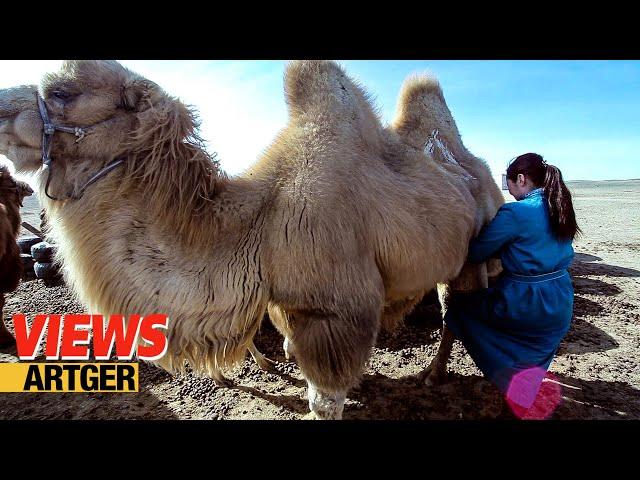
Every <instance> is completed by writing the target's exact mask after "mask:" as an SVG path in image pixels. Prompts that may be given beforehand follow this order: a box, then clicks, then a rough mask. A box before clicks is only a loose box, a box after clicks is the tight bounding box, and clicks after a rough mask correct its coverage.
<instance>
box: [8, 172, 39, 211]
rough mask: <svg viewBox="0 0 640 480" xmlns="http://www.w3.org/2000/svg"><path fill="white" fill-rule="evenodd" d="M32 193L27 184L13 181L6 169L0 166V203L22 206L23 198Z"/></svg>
mask: <svg viewBox="0 0 640 480" xmlns="http://www.w3.org/2000/svg"><path fill="white" fill-rule="evenodd" d="M32 193H33V190H32V189H31V187H30V186H29V184H28V183H26V182H22V181H20V180H16V179H14V178H13V177H12V176H11V173H10V172H9V169H8V168H7V167H5V166H0V202H2V203H10V204H13V205H19V206H22V200H23V199H24V197H28V196H29V195H31V194H32Z"/></svg>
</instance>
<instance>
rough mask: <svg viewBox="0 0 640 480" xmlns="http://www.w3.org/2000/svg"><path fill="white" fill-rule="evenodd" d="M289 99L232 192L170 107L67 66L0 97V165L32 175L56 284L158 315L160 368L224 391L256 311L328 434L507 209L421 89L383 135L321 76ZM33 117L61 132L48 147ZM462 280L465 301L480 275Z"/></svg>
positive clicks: (312, 70) (422, 81) (179, 112)
mask: <svg viewBox="0 0 640 480" xmlns="http://www.w3.org/2000/svg"><path fill="white" fill-rule="evenodd" d="M38 93H39V94H40V95H41V96H42V99H43V100H44V104H43V106H41V107H40V108H39V107H38V101H37V95H38ZM285 96H286V103H287V107H288V111H289V120H288V123H287V125H286V127H285V128H284V129H283V130H281V131H280V132H279V133H278V135H277V136H276V138H275V139H274V141H273V143H272V144H271V145H270V146H269V147H268V148H267V149H266V150H265V151H264V153H263V154H262V155H261V156H260V157H259V158H258V160H257V161H256V162H255V163H254V165H253V166H252V167H251V168H249V169H248V170H247V171H246V172H244V173H243V174H242V175H239V176H236V177H228V176H226V175H225V174H224V173H223V172H222V171H221V170H220V168H219V166H218V164H217V162H216V161H214V159H213V158H212V157H211V156H210V155H209V154H207V152H206V151H205V150H204V148H203V146H202V142H201V140H200V139H199V137H198V134H197V122H196V120H195V117H194V113H193V111H192V110H191V109H190V108H187V107H186V106H185V105H184V104H183V103H181V102H180V101H179V100H178V99H176V98H173V97H171V96H170V95H168V94H167V93H165V92H164V91H163V90H162V89H161V88H160V87H159V86H158V85H156V84H155V83H153V82H151V81H149V80H146V79H145V78H143V77H141V76H140V75H137V74H136V73H133V72H131V71H129V70H127V69H125V68H123V67H122V66H121V65H120V64H118V63H117V62H112V61H70V62H65V63H64V65H63V67H62V69H61V70H60V71H59V72H58V73H53V74H49V75H46V76H45V77H44V79H43V80H42V83H41V85H40V88H39V89H38V88H37V87H36V86H23V87H18V88H14V89H9V90H2V91H0V153H2V154H4V155H6V156H7V157H9V158H10V159H11V160H12V161H13V162H14V163H15V165H16V168H17V169H18V170H19V171H23V172H37V171H39V172H40V173H39V179H40V185H41V186H40V198H41V199H42V200H43V202H44V204H45V207H46V208H47V213H48V215H49V219H50V228H51V233H50V234H51V235H52V236H53V237H54V239H55V240H56V241H57V244H58V245H59V250H58V256H59V257H60V260H61V261H62V263H63V268H64V272H65V277H66V280H67V282H68V283H69V284H70V285H71V286H72V287H73V289H74V290H75V292H76V293H77V294H78V295H79V297H80V299H81V300H82V301H83V302H84V303H85V304H86V305H87V306H88V308H89V309H90V310H91V311H92V312H99V313H103V314H105V315H108V314H111V313H120V314H125V315H128V314H130V313H140V314H146V313H150V312H160V313H166V314H168V315H169V318H170V322H169V328H168V338H169V347H168V351H167V353H166V355H165V356H164V357H163V358H162V359H161V360H160V361H159V363H160V364H161V365H162V366H164V367H165V368H167V369H169V370H171V371H182V370H183V369H184V368H185V363H188V364H189V365H190V367H191V368H192V369H193V370H194V371H196V372H205V373H207V374H209V375H211V376H213V377H214V378H218V379H220V378H222V376H221V373H220V372H221V371H224V370H226V369H228V368H231V367H233V366H235V365H237V364H238V363H239V362H241V361H242V360H243V358H244V357H245V355H246V352H247V349H248V348H250V346H251V345H252V341H253V337H254V335H255V334H256V332H257V330H258V328H259V327H260V324H261V321H262V319H263V317H264V313H265V311H268V312H269V316H270V319H271V321H272V322H273V323H274V325H275V326H276V328H277V329H278V330H279V331H280V332H281V333H282V334H283V335H284V336H285V338H286V344H287V345H288V347H287V348H288V350H289V351H290V352H293V353H294V354H295V357H296V361H297V363H298V365H299V367H300V369H301V371H302V373H303V375H304V377H305V379H306V381H307V383H308V394H309V407H310V409H311V414H310V416H312V417H316V418H341V416H342V412H343V407H344V401H345V398H346V394H347V392H348V390H349V389H350V388H351V387H353V386H354V385H356V384H357V383H358V382H359V380H360V379H361V376H362V372H363V369H364V367H365V365H366V363H367V360H368V358H369V356H370V354H371V349H372V347H373V345H374V343H375V341H376V337H377V334H378V332H379V330H380V328H381V327H383V326H384V327H386V328H393V327H394V326H395V325H396V324H397V323H398V322H399V321H401V319H402V318H403V317H404V315H405V314H406V313H407V312H409V311H410V310H411V309H412V308H413V306H414V305H415V304H416V303H417V302H418V301H419V300H420V299H421V298H422V296H423V295H424V294H425V292H428V291H430V290H431V289H433V288H435V287H436V285H437V284H443V285H444V284H447V283H449V282H451V281H456V279H457V278H458V277H459V275H460V274H461V272H463V266H464V264H465V258H466V255H467V249H468V243H469V240H470V239H471V238H472V237H473V236H474V235H475V234H477V232H478V231H479V230H480V228H481V227H482V225H483V224H484V223H485V222H486V221H488V220H489V219H490V218H491V217H492V216H493V215H494V214H495V212H496V211H497V209H498V207H499V204H500V203H501V202H502V196H501V195H500V191H499V190H498V189H497V186H496V185H495V183H494V182H493V180H492V179H491V177H490V175H489V170H488V168H487V167H486V165H485V164H484V163H483V162H482V161H479V160H477V159H476V158H475V157H473V156H472V155H471V154H470V153H468V152H467V150H466V149H465V148H464V146H463V145H462V142H461V141H460V136H459V134H458V131H457V129H456V127H455V123H454V122H453V119H452V118H451V115H450V113H449V111H448V109H447V107H446V104H445V103H444V100H443V98H442V93H441V91H440V87H439V86H438V84H437V82H436V81H435V80H433V79H430V78H428V77H421V78H415V79H411V80H410V81H409V82H408V83H407V84H405V86H404V88H403V92H402V94H401V98H400V102H399V110H398V116H397V118H396V120H395V121H394V122H393V124H392V125H391V126H390V127H389V128H384V127H383V126H382V124H381V121H380V119H379V117H378V115H377V113H376V112H375V110H374V109H373V108H372V104H371V102H370V100H369V99H368V96H367V94H366V93H365V91H364V90H363V88H362V87H360V86H359V85H357V84H356V83H355V82H354V81H353V80H351V79H350V78H349V77H348V76H347V75H346V74H345V72H344V71H343V69H342V68H341V67H340V66H338V65H337V64H336V63H333V62H324V61H296V62H291V63H289V64H288V65H287V67H286V72H285ZM44 105H46V107H44ZM43 108H44V110H45V113H42V111H41V110H42V109H43ZM45 116H48V118H50V121H51V123H52V124H56V125H58V126H66V127H70V128H67V129H64V128H63V129H62V131H58V132H57V133H55V134H54V135H48V136H44V135H43V133H42V132H43V120H42V118H43V117H45ZM75 127H82V130H76V129H75ZM74 133H75V135H74ZM247 135H250V132H247ZM45 137H46V138H45ZM435 144H437V145H435ZM434 145H435V146H436V147H437V148H438V149H439V150H438V151H444V150H447V149H448V151H449V152H450V153H452V155H453V157H454V158H455V161H456V162H458V163H459V165H455V164H454V163H452V162H450V161H449V160H447V159H443V158H435V157H437V155H436V154H435V153H433V154H432V153H430V151H431V150H432V149H433V151H434V152H435V149H434V148H433V147H434ZM43 146H44V148H43ZM425 147H426V151H425ZM443 148H444V150H443ZM43 150H44V151H43ZM445 156H446V155H445ZM43 158H45V160H46V161H45V163H47V164H48V165H49V166H48V168H45V169H41V167H42V163H43V160H42V159H43ZM49 158H51V159H52V160H51V161H50V160H49ZM96 174H98V177H99V178H97V179H96V177H95V175H96ZM47 182H48V186H47ZM49 196H50V197H51V198H49ZM54 199H56V200H54ZM467 270H468V271H469V272H471V273H465V272H466V270H465V271H464V272H463V276H465V277H467V278H469V279H471V282H470V283H471V284H472V285H471V287H472V288H476V287H477V286H479V282H480V280H478V278H480V277H482V275H483V274H484V273H485V272H486V269H485V268H484V267H482V268H480V267H471V268H468V269H467ZM441 290H442V289H441ZM443 337H444V335H443ZM445 350H446V349H445ZM444 353H447V352H444ZM444 357H446V355H444V354H443V355H440V357H439V358H444ZM443 363H444V362H443V361H440V362H439V364H438V365H436V366H432V368H431V370H430V372H431V373H429V378H432V377H433V378H435V377H437V374H438V373H439V371H440V370H442V369H443V368H444V367H442V366H439V365H441V364H443ZM429 378H427V380H429Z"/></svg>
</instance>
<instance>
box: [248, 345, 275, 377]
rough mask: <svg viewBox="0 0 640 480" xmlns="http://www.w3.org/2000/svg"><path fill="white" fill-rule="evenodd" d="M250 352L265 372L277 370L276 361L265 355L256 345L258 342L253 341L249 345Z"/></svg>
mask: <svg viewBox="0 0 640 480" xmlns="http://www.w3.org/2000/svg"><path fill="white" fill-rule="evenodd" d="M249 353H250V354H251V356H252V357H253V361H254V362H256V364H257V365H258V367H260V368H261V369H262V370H264V371H265V372H275V371H276V368H275V362H274V361H273V360H271V359H269V358H267V357H265V356H264V355H263V354H262V352H260V350H258V348H257V347H256V344H255V343H253V341H252V342H251V345H249Z"/></svg>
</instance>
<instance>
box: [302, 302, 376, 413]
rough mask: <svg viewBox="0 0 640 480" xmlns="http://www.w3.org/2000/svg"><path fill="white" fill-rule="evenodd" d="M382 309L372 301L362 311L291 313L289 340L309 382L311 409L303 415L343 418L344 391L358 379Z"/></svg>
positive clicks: (368, 355) (366, 358)
mask: <svg viewBox="0 0 640 480" xmlns="http://www.w3.org/2000/svg"><path fill="white" fill-rule="evenodd" d="M374 307H375V308H374ZM381 310H382V308H381V305H371V307H370V311H369V312H362V313H353V314H349V313H348V312H341V313H340V314H326V313H324V312H322V313H319V312H317V311H312V312H308V313H307V312H296V313H295V314H293V315H292V322H291V324H292V326H293V336H292V337H291V338H290V342H291V343H292V344H293V347H294V349H295V354H296V361H297V363H298V366H299V367H300V370H301V372H302V374H303V375H304V378H305V379H306V380H307V384H308V386H309V389H308V394H309V409H310V410H311V413H310V414H309V415H307V416H306V417H305V418H309V419H318V420H340V419H341V418H342V412H343V410H344V403H345V400H346V398H347V392H348V391H349V389H350V388H352V387H354V386H355V385H357V384H358V382H359V381H360V379H361V377H362V371H363V370H364V367H365V364H366V362H367V360H368V359H369V357H370V355H371V349H372V348H373V345H374V344H375V339H376V337H377V334H378V330H379V328H380V314H381Z"/></svg>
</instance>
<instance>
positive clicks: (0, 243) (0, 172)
mask: <svg viewBox="0 0 640 480" xmlns="http://www.w3.org/2000/svg"><path fill="white" fill-rule="evenodd" d="M32 193H33V190H32V189H31V187H29V185H28V184H27V183H25V182H21V181H19V180H15V179H14V178H13V177H12V176H11V173H10V172H9V169H8V168H7V167H5V166H0V348H7V347H10V346H13V345H15V338H14V337H13V335H12V334H11V332H9V330H8V329H7V326H6V325H5V323H4V295H5V293H10V292H13V291H14V290H15V289H16V288H18V284H19V283H20V278H21V276H22V259H21V258H20V248H19V247H18V244H17V243H16V239H17V237H18V233H19V232H20V207H21V206H22V201H23V199H24V197H26V196H28V195H31V194H32Z"/></svg>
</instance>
